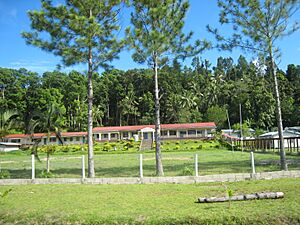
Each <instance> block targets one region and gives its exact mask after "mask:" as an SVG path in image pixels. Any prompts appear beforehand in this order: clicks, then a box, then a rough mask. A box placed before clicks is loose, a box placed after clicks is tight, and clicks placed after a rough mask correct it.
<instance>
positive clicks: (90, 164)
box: [88, 10, 95, 178]
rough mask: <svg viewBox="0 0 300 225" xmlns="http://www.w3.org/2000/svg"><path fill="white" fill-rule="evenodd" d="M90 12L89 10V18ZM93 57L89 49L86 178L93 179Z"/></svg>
mask: <svg viewBox="0 0 300 225" xmlns="http://www.w3.org/2000/svg"><path fill="white" fill-rule="evenodd" d="M91 16H92V10H90V17H91ZM92 66H93V56H92V49H91V47H89V63H88V177H89V178H94V177H95V167H94V150H93V82H92V76H93V69H92Z"/></svg>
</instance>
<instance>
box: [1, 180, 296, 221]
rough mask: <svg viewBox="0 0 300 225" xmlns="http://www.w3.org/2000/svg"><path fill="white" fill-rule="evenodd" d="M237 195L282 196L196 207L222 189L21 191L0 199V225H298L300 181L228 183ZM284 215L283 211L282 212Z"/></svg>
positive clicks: (151, 187) (172, 186) (26, 188)
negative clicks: (280, 195) (279, 193)
mask: <svg viewBox="0 0 300 225" xmlns="http://www.w3.org/2000/svg"><path fill="white" fill-rule="evenodd" d="M226 186H227V188H230V189H231V190H233V191H234V193H235V194H243V193H254V192H263V191H274V192H275V191H282V192H284V193H285V197H284V198H283V199H278V200H253V201H241V202H232V203H231V207H230V208H228V203H216V204H199V203H195V201H196V200H197V198H198V197H212V196H224V195H226V190H225V189H224V185H222V183H209V184H194V185H177V184H155V185H25V186H0V192H2V193H3V192H4V191H5V190H7V189H12V191H11V192H10V193H9V194H8V195H7V196H6V197H5V198H2V199H0V201H1V204H0V218H1V221H0V223H1V224H299V222H300V215H299V210H300V205H299V202H300V195H299V191H298V188H299V179H278V180H270V181H244V182H236V183H226ZM283 209H284V210H283Z"/></svg>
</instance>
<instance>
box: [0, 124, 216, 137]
mask: <svg viewBox="0 0 300 225" xmlns="http://www.w3.org/2000/svg"><path fill="white" fill-rule="evenodd" d="M146 127H149V128H153V129H154V128H155V126H154V125H136V126H113V127H95V128H94V129H93V132H94V133H103V132H119V131H139V130H141V129H143V128H146ZM199 128H212V129H213V128H216V124H215V123H213V122H206V123H178V124H161V129H162V130H173V129H174V130H175V129H199ZM86 135H87V132H62V133H61V136H62V137H78V136H86ZM31 136H33V138H42V137H47V134H46V133H35V134H33V135H30V134H9V135H6V136H5V138H24V137H31ZM50 136H51V137H54V136H55V134H54V133H52V134H51V135H50Z"/></svg>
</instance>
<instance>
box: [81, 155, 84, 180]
mask: <svg viewBox="0 0 300 225" xmlns="http://www.w3.org/2000/svg"><path fill="white" fill-rule="evenodd" d="M81 168H82V179H85V159H84V155H82V156H81Z"/></svg>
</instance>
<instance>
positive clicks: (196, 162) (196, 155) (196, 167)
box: [195, 154, 199, 177]
mask: <svg viewBox="0 0 300 225" xmlns="http://www.w3.org/2000/svg"><path fill="white" fill-rule="evenodd" d="M195 176H196V177H198V176H199V173H198V154H195Z"/></svg>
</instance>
